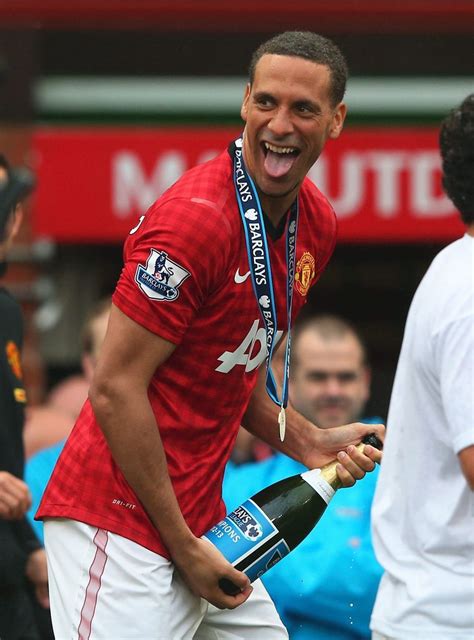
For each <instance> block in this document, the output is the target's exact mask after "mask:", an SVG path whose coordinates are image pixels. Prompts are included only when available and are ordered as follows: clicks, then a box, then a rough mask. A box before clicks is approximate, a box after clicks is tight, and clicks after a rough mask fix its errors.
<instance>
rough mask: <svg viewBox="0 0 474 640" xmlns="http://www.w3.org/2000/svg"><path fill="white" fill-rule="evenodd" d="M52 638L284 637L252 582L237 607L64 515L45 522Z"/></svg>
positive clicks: (145, 553)
mask: <svg viewBox="0 0 474 640" xmlns="http://www.w3.org/2000/svg"><path fill="white" fill-rule="evenodd" d="M44 538H45V547H46V553H47V556H48V574H49V591H50V602H51V617H52V621H53V629H54V635H55V638H56V640H72V639H74V640H125V639H128V638H134V639H135V640H287V639H288V633H287V631H286V629H285V627H284V626H283V624H282V622H281V620H280V618H279V616H278V614H277V612H276V609H275V606H274V604H273V602H272V600H271V599H270V596H269V595H268V593H267V591H266V590H265V587H264V586H263V584H262V583H261V582H260V580H257V581H256V582H254V583H253V588H254V589H253V592H252V594H251V595H250V597H249V598H248V600H247V601H246V602H244V604H242V605H241V606H240V607H237V608H236V609H232V610H231V609H224V610H220V609H217V608H216V607H214V606H213V605H211V604H209V603H208V602H206V601H205V600H203V599H202V598H199V597H197V596H195V595H194V594H193V593H191V591H190V590H189V589H188V587H187V586H186V585H185V584H184V582H183V581H182V579H181V577H180V575H179V573H178V572H177V571H176V569H175V567H174V565H173V564H172V563H171V562H170V561H169V560H166V558H163V557H162V556H160V555H158V554H156V553H153V552H152V551H149V550H148V549H145V548H144V547H142V546H140V545H138V544H136V543H134V542H132V541H131V540H128V539H127V538H123V537H122V536H119V535H116V534H114V533H110V532H108V531H104V530H103V529H97V527H91V526H89V525H87V524H83V523H82V522H78V521H75V520H67V519H51V520H46V522H45V526H44Z"/></svg>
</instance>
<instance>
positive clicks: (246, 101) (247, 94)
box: [240, 82, 251, 122]
mask: <svg viewBox="0 0 474 640" xmlns="http://www.w3.org/2000/svg"><path fill="white" fill-rule="evenodd" d="M250 89H251V86H250V82H248V83H247V86H246V87H245V94H244V100H243V102H242V106H241V107H240V117H241V118H242V120H243V121H244V122H247V113H248V108H249V99H250Z"/></svg>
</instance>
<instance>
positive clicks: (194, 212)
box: [113, 198, 229, 344]
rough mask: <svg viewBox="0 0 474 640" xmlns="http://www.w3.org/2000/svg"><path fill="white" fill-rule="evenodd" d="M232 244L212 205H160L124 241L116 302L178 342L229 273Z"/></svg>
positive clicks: (175, 202)
mask: <svg viewBox="0 0 474 640" xmlns="http://www.w3.org/2000/svg"><path fill="white" fill-rule="evenodd" d="M228 244H229V243H228V230H227V227H226V223H225V220H224V219H223V218H222V216H221V215H219V211H218V210H217V209H216V208H215V207H214V206H213V205H212V203H209V204H203V203H202V202H200V203H196V202H193V201H192V200H188V199H179V198H176V199H172V200H168V201H166V202H164V203H160V201H158V202H157V203H155V205H153V206H152V207H151V208H150V209H149V211H148V212H147V213H146V215H145V216H144V218H143V220H142V222H141V224H139V225H137V227H135V228H134V229H132V231H131V233H130V236H129V238H128V239H127V241H126V243H125V250H124V267H123V270H122V273H121V275H120V279H119V282H118V284H117V288H116V290H115V293H114V295H113V302H114V304H115V305H116V306H117V307H118V308H119V309H120V310H121V311H122V312H123V313H125V314H126V315H127V316H128V317H130V318H131V319H132V320H134V321H135V322H137V323H138V324H140V325H142V326H143V327H145V328H146V329H148V330H149V331H152V332H153V333H155V334H157V335H159V336H161V337H162V338H164V339H166V340H169V341H170V342H173V343H174V344H179V343H180V342H181V340H182V338H183V336H184V334H185V332H186V330H187V328H188V327H189V325H190V323H191V322H192V320H193V318H194V317H195V315H196V314H197V313H198V312H199V309H200V307H201V306H202V305H203V304H204V302H205V301H206V298H207V297H208V296H209V295H210V293H211V292H212V291H213V289H214V288H216V287H218V286H219V284H220V283H221V281H222V279H223V276H224V275H225V261H226V255H228V253H229V247H228Z"/></svg>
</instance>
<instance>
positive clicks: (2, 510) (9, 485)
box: [0, 471, 31, 519]
mask: <svg viewBox="0 0 474 640" xmlns="http://www.w3.org/2000/svg"><path fill="white" fill-rule="evenodd" d="M30 506H31V495H30V491H29V489H28V486H27V485H26V484H25V483H24V482H23V480H20V479H19V478H17V477H15V476H14V475H12V474H11V473H8V472H7V471H2V472H0V514H1V515H2V517H5V518H12V519H14V518H21V517H22V516H23V515H24V513H25V512H26V511H28V509H29V508H30Z"/></svg>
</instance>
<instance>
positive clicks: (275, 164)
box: [262, 142, 300, 178]
mask: <svg viewBox="0 0 474 640" xmlns="http://www.w3.org/2000/svg"><path fill="white" fill-rule="evenodd" d="M262 150H263V153H264V155H265V163H264V166H265V171H266V172H267V173H268V174H269V176H270V177H272V178H281V177H283V176H285V175H286V174H287V173H288V172H289V171H290V169H291V167H292V166H293V164H294V162H295V160H296V158H297V157H298V156H299V154H300V150H299V149H298V148H297V147H283V146H282V147H279V146H277V145H274V144H270V143H269V142H262Z"/></svg>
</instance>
